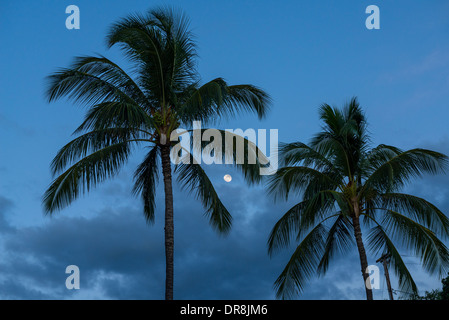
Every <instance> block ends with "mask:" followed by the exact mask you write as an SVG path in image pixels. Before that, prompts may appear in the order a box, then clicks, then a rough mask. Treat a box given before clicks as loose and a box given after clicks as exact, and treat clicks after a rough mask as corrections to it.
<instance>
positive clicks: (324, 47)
mask: <svg viewBox="0 0 449 320" xmlns="http://www.w3.org/2000/svg"><path fill="white" fill-rule="evenodd" d="M71 4H74V5H77V6H78V7H79V9H80V13H81V24H80V26H81V28H80V29H79V30H68V29H66V27H65V20H66V18H67V16H68V14H66V13H65V8H66V7H67V6H68V5H71ZM164 4H169V5H174V6H175V7H177V8H180V9H182V10H183V11H185V13H186V14H187V15H188V16H189V17H190V20H191V28H192V30H193V32H194V34H195V35H196V40H197V44H198V54H199V71H200V73H201V75H202V79H203V80H204V81H208V80H210V79H213V78H216V77H218V76H220V77H223V78H225V79H226V80H227V81H228V82H229V83H231V84H240V83H251V84H254V85H257V86H259V87H262V88H263V89H265V90H266V91H267V92H268V93H269V94H270V95H271V96H272V98H273V108H272V110H271V112H270V113H269V115H268V117H267V118H266V119H264V120H262V121H259V120H258V119H257V117H255V116H253V115H248V116H242V117H239V118H238V119H230V120H227V121H222V122H220V123H218V124H217V126H218V127H219V128H221V129H228V128H229V129H231V128H232V129H234V128H242V129H248V128H254V129H256V130H257V129H278V130H279V140H280V141H282V142H291V141H303V142H308V141H309V139H310V138H311V137H312V136H313V135H314V134H315V133H316V132H317V131H318V130H320V123H319V120H318V112H317V109H318V107H319V105H320V104H321V103H324V102H326V103H329V104H331V105H337V106H340V105H342V104H343V103H344V102H345V101H347V100H348V99H349V98H351V97H352V96H357V97H358V98H359V101H360V103H361V105H362V107H363V108H364V110H365V111H366V115H367V118H368V121H369V130H370V132H371V134H372V142H373V146H375V145H377V144H379V143H385V144H389V145H395V146H397V147H400V148H403V149H408V148H413V147H424V148H430V149H433V150H436V151H439V152H443V153H445V154H449V135H448V129H447V119H448V116H449V36H448V35H449V19H448V17H447V13H448V12H449V2H448V1H446V0H432V1H427V2H424V1H415V0H407V1H405V0H396V1H382V0H370V1H365V0H363V1H360V0H359V1H346V0H345V1H335V0H334V1H331V0H319V1H297V0H291V1H290V0H283V1H274V0H273V1H268V0H257V1H256V0H251V1H249V0H245V1H242V0H228V1H216V0H198V1H197V0H195V1H194V0H183V1H181V0H179V1H162V0H159V1H137V0H129V1H111V0H108V1H106V0H101V1H87V0H86V1H82V0H71V1H65V0H64V1H62V0H48V1H25V0H24V1H12V0H3V1H1V2H0V30H1V31H0V32H1V35H2V47H1V49H0V57H1V61H2V65H1V73H0V80H1V82H0V83H1V85H0V97H1V99H0V106H1V107H0V150H1V151H0V299H162V298H163V296H164V272H165V266H164V248H163V243H164V242H163V214H164V203H163V192H162V186H163V184H162V182H160V184H159V190H160V192H159V193H158V202H157V203H158V208H157V216H156V222H155V224H154V225H151V226H149V225H147V224H146V223H145V219H144V216H143V213H142V206H141V203H140V200H139V199H136V198H133V197H132V195H131V188H132V174H133V172H134V169H135V168H136V166H137V164H138V163H139V160H140V159H142V153H136V154H135V155H134V156H133V157H132V158H131V159H130V161H129V163H128V165H127V166H126V167H124V168H123V170H122V171H121V173H120V174H119V175H118V176H117V177H116V178H115V179H113V180H110V181H108V182H106V183H104V184H102V185H100V186H99V187H98V188H97V189H95V190H94V191H92V192H91V193H89V194H88V195H85V196H83V197H81V198H80V199H78V200H77V201H76V202H74V203H73V204H72V205H71V206H70V207H68V208H67V209H65V210H63V211H61V212H59V213H57V214H56V215H55V216H53V217H48V216H44V214H43V210H42V206H41V198H42V195H43V193H44V192H45V190H46V188H47V187H48V185H49V184H50V183H51V181H52V177H51V175H50V170H49V165H50V162H51V160H52V159H53V157H54V156H55V155H56V152H57V151H58V150H59V148H61V147H62V146H63V145H64V144H65V143H67V142H68V141H69V140H70V139H71V138H72V136H71V134H72V132H73V131H74V130H75V129H76V127H77V126H78V125H79V124H80V123H81V121H82V119H83V116H84V113H85V110H84V109H82V108H80V107H79V106H74V105H72V104H71V103H68V102H67V101H64V100H61V101H58V102H56V103H52V104H48V103H46V101H45V99H44V89H45V81H44V78H45V77H46V76H47V75H48V74H50V73H51V72H53V71H55V70H56V69H57V68H59V67H66V66H68V65H69V63H70V62H71V61H72V58H73V57H74V56H79V55H95V54H97V53H98V54H102V55H105V56H106V57H108V58H110V59H111V60H113V61H116V62H118V63H119V64H120V65H122V66H124V67H125V68H126V66H128V64H127V62H126V61H125V60H124V59H123V57H122V56H121V55H120V52H119V51H118V50H117V49H111V50H108V49H106V45H105V40H104V39H105V34H106V32H107V30H108V28H109V27H110V25H111V24H112V23H113V22H115V21H116V20H118V19H120V18H122V17H124V16H126V15H128V14H131V13H135V12H142V11H145V10H147V9H150V8H152V7H155V6H158V5H164ZM371 4H375V5H378V6H379V8H380V12H381V14H380V17H381V29H380V30H367V29H366V27H365V19H366V17H367V16H368V15H367V14H366V13H365V8H366V7H367V6H368V5H371ZM207 171H208V172H209V173H210V177H211V180H212V182H213V183H214V185H215V186H216V189H217V192H218V193H219V195H220V196H221V198H222V200H223V202H224V203H225V205H226V206H227V208H228V210H229V211H230V212H231V214H232V215H233V218H234V221H233V229H232V231H231V232H230V234H229V235H228V236H226V237H223V236H219V235H217V234H216V233H215V232H214V231H213V230H212V229H211V228H210V227H209V225H208V222H207V220H206V219H205V218H204V217H203V209H202V207H201V205H200V204H199V202H198V201H196V200H195V199H194V198H193V196H192V195H190V194H188V193H185V192H184V191H183V190H179V188H178V187H177V186H176V185H175V190H174V195H175V298H176V299H273V298H274V290H273V283H274V281H275V279H276V278H277V276H278V275H279V273H280V272H281V271H282V269H283V267H284V266H285V263H286V262H287V259H288V258H289V257H290V254H291V253H292V252H293V250H294V247H293V246H291V247H290V248H288V249H286V250H283V251H282V252H281V253H280V254H278V255H276V256H274V257H273V258H269V257H268V255H267V250H266V241H267V238H268V234H269V232H270V230H271V228H272V227H273V225H274V223H275V222H276V221H277V220H278V219H279V218H280V216H281V215H282V214H283V213H284V212H285V211H286V210H287V209H288V208H290V207H291V205H293V204H294V203H295V201H294V200H295V199H292V200H290V201H289V202H288V203H282V202H280V203H273V201H272V199H271V198H270V197H269V196H268V195H267V194H266V192H265V191H264V188H263V186H252V187H249V186H247V185H246V184H245V183H244V181H243V180H242V178H241V176H240V175H239V173H238V172H236V171H235V170H233V169H232V168H229V167H227V166H213V167H212V166H210V167H208V168H207ZM227 173H229V174H231V175H232V176H233V180H232V182H230V183H226V182H224V181H223V176H224V175H225V174H227ZM448 183H449V176H439V177H426V178H424V179H422V180H417V181H415V183H413V184H411V185H410V186H408V187H407V190H406V191H407V192H410V193H412V194H414V195H417V196H422V197H425V198H426V199H427V200H429V201H431V202H433V203H434V204H436V205H437V206H438V207H439V208H440V209H442V210H443V212H449V189H448ZM403 253H404V254H405V258H404V260H405V261H406V262H407V263H408V266H409V269H410V271H411V273H412V275H413V276H414V277H415V281H416V282H417V284H418V287H419V289H420V290H421V292H422V293H423V292H424V291H425V290H432V289H435V288H441V282H440V279H438V278H437V277H435V276H429V275H428V274H426V273H424V272H423V271H422V269H421V267H420V265H419V263H418V261H416V260H415V259H414V258H413V257H412V256H411V253H409V252H406V251H403ZM377 258H378V257H377V256H373V255H369V256H368V259H369V261H368V262H369V263H370V264H375V260H376V259H377ZM71 264H75V265H77V266H78V267H79V268H80V272H81V289H79V290H68V289H66V287H65V279H66V277H67V276H68V275H67V274H65V268H66V266H68V265H71ZM379 267H380V265H379ZM393 288H397V282H396V278H395V277H393ZM374 297H375V299H387V298H388V294H387V292H386V285H385V281H384V279H383V277H382V281H381V289H379V290H375V291H374ZM299 298H300V299H364V298H365V292H364V288H363V282H362V279H361V274H360V264H359V261H358V255H357V252H356V248H355V247H354V250H353V251H352V252H351V253H350V254H348V255H347V256H344V257H338V258H337V259H335V260H334V261H333V263H332V264H331V266H330V268H329V271H328V273H327V275H326V276H324V277H321V278H314V279H313V280H312V281H310V283H309V285H308V286H307V287H306V289H305V291H304V293H303V294H302V295H301V296H300V297H299Z"/></svg>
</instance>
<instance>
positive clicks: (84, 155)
mask: <svg viewBox="0 0 449 320" xmlns="http://www.w3.org/2000/svg"><path fill="white" fill-rule="evenodd" d="M188 26H189V24H188V20H187V18H186V16H185V15H183V14H181V13H178V12H177V11H175V10H173V9H167V8H157V9H154V10H150V11H149V12H148V13H147V14H136V15H131V16H129V17H127V18H124V19H122V20H120V21H119V22H117V23H115V24H114V25H113V26H112V27H111V29H110V31H109V33H108V35H107V38H106V40H107V44H108V46H109V47H113V46H118V47H119V48H120V49H121V50H122V52H123V53H124V54H125V57H126V58H127V59H128V60H129V61H130V63H131V64H132V69H131V72H129V73H127V72H126V71H125V70H124V69H123V68H121V67H120V66H119V65H117V64H115V63H114V62H112V61H111V60H109V59H108V58H106V57H104V56H84V57H77V58H75V61H74V63H73V64H72V65H71V66H70V67H69V68H64V69H61V70H59V71H57V72H55V73H53V74H52V75H50V76H49V77H48V89H47V96H48V100H49V101H54V100H56V99H59V98H61V97H67V98H69V99H71V100H72V101H74V102H76V103H81V104H84V105H86V106H87V107H88V112H87V114H86V117H85V120H84V121H83V122H82V123H81V125H80V126H79V127H78V128H77V129H76V131H75V134H77V135H78V137H76V138H75V139H73V140H72V141H71V142H69V143H68V144H67V145H65V146H64V147H63V148H62V149H61V150H60V151H59V152H58V154H57V155H56V157H55V158H54V160H53V162H52V164H51V168H52V173H53V174H54V175H55V176H56V178H55V180H54V181H53V183H52V184H51V185H50V187H49V188H48V190H47V191H46V193H45V195H44V198H43V203H44V207H45V210H46V212H47V213H53V212H55V211H58V210H60V209H63V208H64V207H65V206H67V205H69V204H70V203H71V202H72V201H73V200H74V199H76V198H77V197H78V196H79V194H80V193H82V192H85V191H89V189H90V188H92V187H94V186H96V185H97V184H98V183H100V182H102V181H104V180H105V179H107V178H110V177H112V176H114V175H116V174H117V172H118V171H119V169H120V168H121V167H122V166H123V165H124V164H125V163H126V161H127V159H128V157H129V155H130V154H131V152H132V151H133V150H134V148H135V147H136V146H138V145H143V146H149V147H150V148H149V151H148V153H147V154H146V156H145V158H144V159H143V161H142V163H141V164H140V165H139V166H138V168H137V170H136V172H135V175H134V180H135V184H134V192H135V193H136V194H137V195H140V197H141V198H142V200H143V203H144V213H145V217H146V220H147V221H148V222H153V221H154V213H155V204H156V203H155V192H156V186H157V181H158V175H159V170H160V168H161V167H162V174H163V180H164V192H165V237H166V238H165V241H166V265H167V270H166V271H167V279H166V298H167V299H172V298H173V292H172V291H173V243H174V236H173V232H174V229H173V192H172V168H171V166H172V163H171V161H170V150H171V148H172V142H171V141H170V136H171V133H172V132H174V131H175V130H176V129H177V128H179V127H183V128H189V127H191V123H192V121H194V120H198V121H202V123H211V122H213V121H214V120H216V119H217V118H219V117H221V116H224V115H235V114H237V113H239V112H242V111H247V112H248V111H249V112H255V113H256V114H257V115H258V116H259V117H260V118H262V117H264V116H265V115H266V113H267V111H268V109H269V105H270V98H269V96H268V95H267V94H266V93H265V92H264V91H263V90H261V89H259V88H257V87H255V86H253V85H233V86H230V85H228V84H227V83H226V82H225V80H223V79H222V78H217V79H214V80H211V81H209V82H207V83H205V84H202V85H200V78H199V75H198V72H197V69H196V45H195V43H194V41H193V40H192V34H191V32H190V31H189V28H188ZM246 142H247V143H248V144H249V142H248V141H246ZM190 156H192V155H190ZM239 167H240V168H242V169H243V171H244V172H245V176H246V177H247V178H248V179H249V180H257V179H258V177H257V175H256V174H255V173H256V172H257V170H256V169H255V168H254V169H251V168H253V167H256V166H253V165H248V164H247V163H245V164H242V165H239ZM175 171H176V172H177V173H178V181H179V182H180V183H181V184H182V185H183V186H185V187H188V188H191V189H192V190H196V195H197V196H198V198H199V199H200V200H201V201H202V203H203V205H204V206H205V209H206V213H207V214H208V216H209V220H210V223H211V225H212V226H213V227H214V228H216V229H217V230H218V231H219V232H227V231H228V230H229V228H230V227H231V220H232V219H231V215H230V214H229V212H228V211H227V210H226V208H225V206H224V205H223V203H222V202H221V201H220V199H219V197H218V195H217V193H216V192H215V190H214V188H213V186H212V183H211V182H210V180H209V178H208V177H207V175H206V174H205V172H204V171H203V169H202V168H201V166H200V165H198V164H196V163H192V162H191V163H190V164H186V163H180V164H179V165H175Z"/></svg>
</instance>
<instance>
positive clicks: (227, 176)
mask: <svg viewBox="0 0 449 320" xmlns="http://www.w3.org/2000/svg"><path fill="white" fill-rule="evenodd" d="M223 179H224V181H226V182H231V180H232V177H231V176H230V175H229V174H227V175H225V176H224V177H223Z"/></svg>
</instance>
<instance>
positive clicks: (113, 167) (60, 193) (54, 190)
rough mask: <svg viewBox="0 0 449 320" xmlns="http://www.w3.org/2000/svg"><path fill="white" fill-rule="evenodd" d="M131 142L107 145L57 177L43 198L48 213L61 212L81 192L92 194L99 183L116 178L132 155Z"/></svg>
mask: <svg viewBox="0 0 449 320" xmlns="http://www.w3.org/2000/svg"><path fill="white" fill-rule="evenodd" d="M130 151H131V150H130V143H129V142H128V141H124V142H119V143H116V144H112V145H108V146H106V147H104V148H102V149H100V150H97V151H95V152H93V153H92V154H90V155H88V156H86V157H84V158H82V159H81V160H79V161H78V162H76V163H75V164H74V165H72V166H71V167H70V168H68V169H67V170H66V171H65V172H64V173H62V174H61V175H60V176H58V177H57V178H56V179H55V180H54V181H53V183H52V184H51V185H50V187H49V188H48V189H47V191H46V192H45V194H44V197H43V203H44V208H45V211H46V213H48V214H51V213H53V212H55V211H57V210H61V209H63V208H64V207H66V206H67V205H69V204H70V203H71V202H72V201H73V200H75V199H76V198H77V197H78V196H79V194H80V192H86V191H89V190H90V189H91V188H92V187H94V186H96V185H97V184H98V183H100V182H102V181H104V180H105V179H107V178H110V177H112V176H115V175H116V174H117V173H118V171H119V169H120V168H121V166H122V165H123V164H124V163H125V162H126V160H127V159H128V156H129V154H130Z"/></svg>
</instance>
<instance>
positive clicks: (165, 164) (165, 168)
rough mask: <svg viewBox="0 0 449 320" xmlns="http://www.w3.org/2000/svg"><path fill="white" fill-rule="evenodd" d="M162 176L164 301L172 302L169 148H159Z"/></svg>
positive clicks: (171, 205)
mask: <svg viewBox="0 0 449 320" xmlns="http://www.w3.org/2000/svg"><path fill="white" fill-rule="evenodd" d="M161 158H162V174H163V176H164V191H165V300H173V276H174V272H173V270H174V266H173V256H174V247H175V240H174V223H173V187H172V174H171V164H170V146H168V145H163V146H161Z"/></svg>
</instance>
